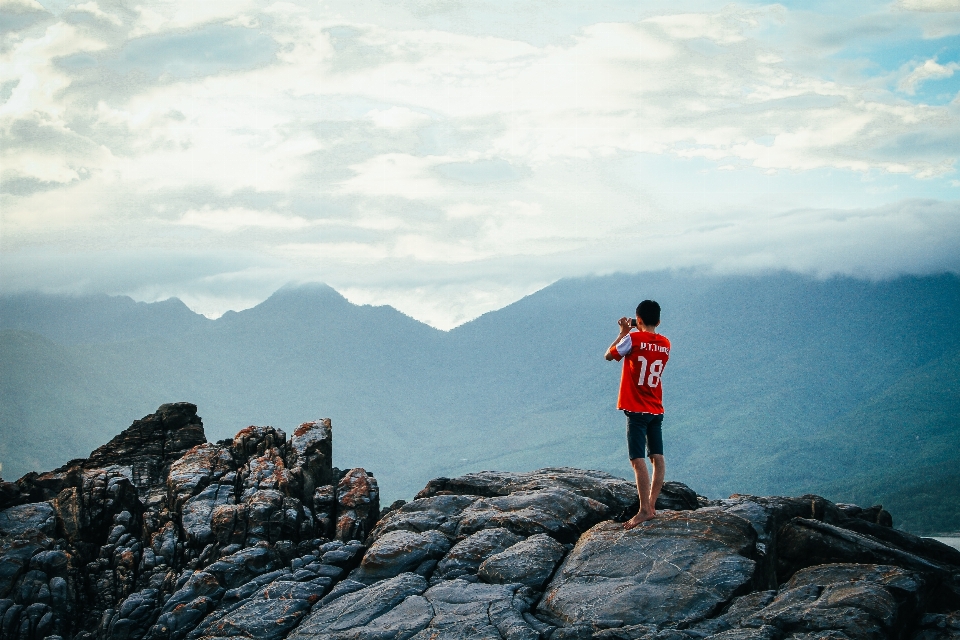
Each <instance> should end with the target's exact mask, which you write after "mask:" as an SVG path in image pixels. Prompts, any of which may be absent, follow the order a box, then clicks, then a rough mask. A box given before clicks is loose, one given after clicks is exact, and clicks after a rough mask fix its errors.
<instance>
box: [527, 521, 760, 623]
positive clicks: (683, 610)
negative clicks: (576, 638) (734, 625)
mask: <svg viewBox="0 0 960 640" xmlns="http://www.w3.org/2000/svg"><path fill="white" fill-rule="evenodd" d="M755 542H756V533H755V532H754V530H753V527H751V526H750V523H749V522H747V521H746V520H744V519H742V518H738V517H736V516H733V515H730V514H726V513H723V512H719V511H709V512H704V511H703V510H697V511H677V512H664V513H663V514H662V515H661V516H660V517H657V518H655V519H654V520H650V521H648V522H645V523H643V524H642V525H641V526H639V527H636V528H634V529H630V530H625V529H624V528H623V526H622V525H620V524H618V523H614V522H603V523H601V524H598V525H596V526H595V527H593V528H592V529H591V530H590V531H588V532H587V533H585V534H584V535H583V536H581V538H580V540H579V541H578V542H577V544H576V546H575V547H574V549H573V551H571V552H570V553H569V554H568V555H567V558H566V559H565V560H564V562H563V564H562V565H561V566H560V568H559V569H558V570H557V573H556V575H555V576H554V577H553V579H552V580H551V581H550V583H549V584H548V585H547V588H546V590H545V592H544V596H543V598H542V599H541V600H540V603H539V605H538V606H537V613H538V614H539V615H540V616H541V617H543V618H545V619H547V620H549V621H550V622H553V623H555V624H556V625H558V626H568V627H577V626H582V625H594V626H597V625H606V626H607V627H610V626H623V625H642V624H654V625H664V624H682V625H690V624H693V623H695V622H698V621H700V620H702V619H704V618H707V617H708V616H711V615H713V614H715V612H716V611H717V610H719V609H721V608H722V607H723V606H725V605H726V604H727V603H729V602H730V601H731V600H732V599H733V598H734V597H735V596H737V595H741V594H742V593H745V592H748V591H750V590H751V587H752V586H753V582H754V574H755V572H756V567H757V563H756V562H755V561H754V560H753V559H752V558H751V555H752V554H753V553H754V544H755Z"/></svg>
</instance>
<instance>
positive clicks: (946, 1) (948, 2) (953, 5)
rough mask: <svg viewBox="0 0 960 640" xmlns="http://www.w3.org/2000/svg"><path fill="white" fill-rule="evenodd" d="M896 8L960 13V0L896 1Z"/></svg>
mask: <svg viewBox="0 0 960 640" xmlns="http://www.w3.org/2000/svg"><path fill="white" fill-rule="evenodd" d="M897 7H898V8H900V9H903V10H905V11H930V12H942V11H960V0H897Z"/></svg>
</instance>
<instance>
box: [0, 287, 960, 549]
mask: <svg viewBox="0 0 960 640" xmlns="http://www.w3.org/2000/svg"><path fill="white" fill-rule="evenodd" d="M648 297H649V298H654V299H657V300H658V301H659V302H660V303H661V305H662V306H663V309H664V314H663V323H662V325H661V332H662V333H664V334H665V335H667V336H668V337H669V338H670V339H671V341H672V343H673V350H672V352H671V359H670V363H669V364H668V366H667V368H666V371H665V374H664V378H663V380H664V398H665V404H666V406H667V417H666V420H665V422H664V433H665V441H666V447H667V464H668V477H679V478H684V479H685V481H687V482H689V483H690V485H691V486H693V487H695V488H696V489H697V490H698V491H699V492H701V493H703V494H705V495H707V496H709V497H711V498H717V497H724V496H727V495H730V494H731V493H734V492H738V491H739V492H746V493H753V494H758V495H759V494H772V493H778V494H784V493H788V494H801V493H818V494H821V495H824V496H826V497H828V498H831V499H834V500H838V501H850V502H857V503H860V504H864V503H870V502H874V501H882V502H883V503H884V504H888V503H889V504H897V505H898V509H897V513H898V514H900V515H899V517H901V518H902V522H899V523H898V525H902V526H908V527H910V528H911V530H915V531H926V532H933V531H956V530H960V513H958V512H957V510H956V509H955V508H953V507H951V506H950V505H951V504H958V503H960V501H958V500H956V497H957V494H958V493H960V487H958V483H957V480H956V476H955V474H954V475H952V476H951V475H950V473H952V472H951V469H956V468H960V464H958V463H960V446H958V445H960V424H958V418H957V416H958V415H960V413H958V412H957V411H956V408H957V404H958V402H960V400H958V398H960V394H958V389H960V387H958V386H957V384H956V380H957V376H958V372H960V323H957V322H956V318H957V317H958V312H960V279H958V278H957V276H955V275H950V274H946V275H937V276H928V277H903V278H898V279H896V280H890V281H883V282H867V281H861V280H856V279H851V278H833V279H827V280H818V279H814V278H810V277H805V276H800V275H795V274H786V273H775V274H768V275H764V276H755V277H745V276H738V277H734V276H724V277H720V276H717V277H709V276H701V275H693V274H684V273H653V274H643V275H624V274H615V275H611V276H605V277H597V278H584V279H570V280H563V281H560V282H558V283H556V284H554V285H552V286H550V287H547V288H545V289H543V290H541V291H539V292H537V293H535V294H532V295H530V296H527V297H526V298H524V299H522V300H520V301H518V302H516V303H514V304H512V305H510V306H508V307H505V308H504V309H500V310H498V311H495V312H491V313H488V314H485V315H483V316H481V317H479V318H477V319H476V320H474V321H472V322H469V323H467V324H464V325H462V326H460V327H457V328H456V329H454V330H452V331H450V332H442V331H438V330H435V329H433V328H431V327H428V326H426V325H424V324H422V323H419V322H417V321H415V320H413V319H411V318H409V317H407V316H405V315H403V314H401V313H399V312H398V311H396V310H395V309H392V308H389V307H371V306H357V305H353V304H350V303H349V302H348V301H346V300H345V299H344V298H343V297H342V296H340V295H339V294H338V293H337V292H336V291H334V290H333V289H331V288H329V287H326V286H322V285H312V286H305V287H299V288H285V289H282V290H280V291H278V292H277V293H276V294H274V295H273V296H272V297H271V298H270V299H268V300H267V301H265V302H264V303H262V304H261V305H258V306H257V307H254V308H252V309H248V310H245V311H242V312H239V313H228V314H225V315H224V316H223V317H222V318H220V319H218V320H215V321H210V320H206V319H202V318H197V319H195V322H194V321H185V322H182V321H181V320H176V321H172V322H171V324H170V325H169V326H167V328H166V329H164V330H163V331H159V330H156V329H150V330H149V331H148V330H147V329H142V330H140V332H139V333H137V332H136V330H135V327H136V326H137V322H139V321H137V322H131V321H130V320H129V317H130V316H122V315H117V314H115V313H113V314H112V315H111V314H107V316H106V317H105V318H104V319H103V320H102V322H94V321H90V322H84V321H82V318H83V317H92V316H89V315H88V316H84V315H83V314H84V313H87V314H89V313H90V312H89V311H86V310H88V309H89V308H91V307H90V303H87V302H84V303H83V304H80V303H77V302H76V301H74V302H73V303H71V304H72V306H71V305H68V304H64V305H63V307H62V308H63V309H65V310H66V311H64V312H63V314H62V315H61V317H60V318H59V320H58V322H57V323H53V324H52V325H51V323H49V322H48V323H47V324H44V323H42V322H40V321H39V320H37V321H34V324H33V325H30V326H26V325H27V323H26V321H25V320H24V321H20V324H17V325H16V326H17V327H18V330H17V331H7V332H3V333H0V357H2V358H3V360H2V362H3V367H4V372H5V375H4V381H3V384H2V386H0V392H2V394H3V396H2V400H3V404H4V407H5V408H6V407H7V406H10V407H12V408H16V411H15V412H14V411H13V410H12V409H11V410H10V411H7V410H6V409H5V410H4V412H3V413H2V414H0V417H2V420H3V423H2V425H0V456H2V462H3V464H4V475H5V476H7V477H15V476H16V475H18V474H20V473H23V472H26V471H28V470H31V469H37V468H43V467H49V466H54V465H55V464H59V463H62V462H63V461H64V460H65V459H67V458H69V457H76V456H78V455H82V454H83V453H84V452H85V450H89V448H90V446H91V445H92V443H94V442H96V441H98V440H100V439H103V438H104V437H106V436H107V435H108V434H109V433H112V432H113V431H115V430H116V426H117V424H122V420H120V418H119V416H121V415H128V416H129V415H143V414H145V413H146V412H147V411H149V410H150V407H151V406H157V405H159V404H161V403H163V402H167V401H170V400H171V399H187V400H190V401H191V402H194V403H196V404H197V405H198V406H199V407H200V412H201V414H202V415H203V417H204V423H205V425H206V426H207V431H208V433H210V434H212V435H213V436H215V437H216V438H222V437H227V436H229V435H231V434H232V433H234V432H235V431H236V430H237V429H238V428H241V427H243V426H246V425H247V424H251V423H252V424H259V425H274V426H277V427H281V428H284V429H286V430H287V431H291V430H292V428H293V426H294V425H296V424H299V423H300V422H303V421H304V420H308V419H316V418H320V417H331V418H332V419H333V424H334V427H333V428H334V430H335V431H336V432H337V433H338V436H339V437H340V440H339V441H340V442H341V443H342V444H341V446H340V447H338V451H337V454H336V455H337V461H336V462H337V464H338V466H342V467H349V466H355V465H357V464H360V463H361V462H363V463H364V464H369V465H370V466H371V467H373V468H376V469H377V470H378V478H379V479H380V480H381V490H382V491H384V496H385V498H390V499H392V498H394V497H400V496H403V495H409V494H410V493H412V492H413V491H415V490H416V488H417V487H419V486H422V484H423V482H424V481H425V479H426V478H429V477H434V476H452V475H459V474H463V473H468V472H473V471H479V470H482V469H490V468H509V469H515V470H518V471H524V470H531V469H536V468H540V467H544V466H558V465H560V466H576V467H589V468H595V469H603V470H605V471H608V472H610V473H613V474H616V475H621V476H622V475H625V474H627V473H629V465H628V464H627V461H626V460H625V456H626V453H625V446H624V445H625V443H624V442H623V440H624V435H623V430H624V420H623V416H622V414H620V413H618V412H617V411H616V410H615V400H616V388H617V382H618V379H619V366H618V365H616V363H609V362H605V361H604V360H603V358H602V355H603V352H604V351H605V349H606V348H607V347H608V345H609V343H610V341H611V340H612V339H613V338H614V336H615V335H616V332H617V327H616V319H617V318H618V317H620V316H622V315H631V314H632V310H633V308H634V307H635V306H636V304H637V302H638V301H639V300H640V299H643V298H648ZM12 304H13V303H11V302H10V301H9V300H6V299H5V300H4V302H3V305H0V309H8V308H11V307H10V305H12ZM124 304H126V307H127V308H130V305H129V304H127V303H122V304H118V305H117V306H118V307H122V306H123V305H124ZM159 304H160V305H161V306H159V307H157V306H155V305H143V307H142V308H141V312H142V313H143V314H145V317H146V318H147V319H145V320H143V325H144V327H154V328H156V327H160V326H166V325H164V321H163V320H162V318H164V317H166V315H165V314H168V313H169V309H170V308H171V307H170V306H169V305H168V306H167V307H164V306H163V305H164V304H167V303H159ZM14 306H15V305H14ZM138 308H140V307H138ZM178 313H179V312H178ZM71 314H74V315H73V316H71ZM18 317H26V315H25V314H21V316H18ZM177 317H179V316H177ZM4 324H5V325H7V326H9V325H10V323H9V322H8V321H7V320H4ZM65 326H73V327H77V329H76V331H75V332H74V333H73V334H71V336H72V337H71V339H70V340H67V339H65V338H64V337H63V336H64V334H63V332H64V329H63V327H65ZM131 326H132V327H133V328H131ZM84 327H85V328H84ZM23 331H29V332H33V334H34V335H32V336H27V335H26V334H24V333H23ZM37 334H40V335H37ZM41 335H42V336H43V337H41ZM126 336H132V337H126ZM34 353H36V355H33V354H34ZM26 361H30V362H31V364H30V365H29V367H28V369H29V371H31V372H32V373H30V376H27V375H26V374H25V373H17V375H11V376H7V375H6V372H7V371H14V369H16V368H17V367H18V366H19V365H18V364H17V363H19V362H26ZM37 381H42V384H38V382H37ZM114 420H119V422H116V421H114ZM50 434H55V440H56V444H55V445H54V446H50V447H44V446H38V445H37V444H35V443H38V442H44V441H45V438H47V437H48V436H49V435H50ZM60 434H74V435H72V436H68V435H64V436H61V435H60ZM28 443H33V444H28ZM30 447H32V449H30ZM28 449H29V450H30V451H31V453H30V454H29V455H30V456H32V457H28V456H27V455H26V454H25V453H23V452H25V451H27V450H28ZM924 496H925V497H924ZM941 497H942V499H941ZM951 501H952V502H951ZM921 504H923V505H925V506H923V507H921V506H920V505H921Z"/></svg>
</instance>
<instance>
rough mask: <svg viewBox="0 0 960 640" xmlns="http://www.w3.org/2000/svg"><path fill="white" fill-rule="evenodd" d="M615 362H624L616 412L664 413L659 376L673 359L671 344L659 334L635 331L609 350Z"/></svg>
mask: <svg viewBox="0 0 960 640" xmlns="http://www.w3.org/2000/svg"><path fill="white" fill-rule="evenodd" d="M610 355H611V356H613V359H614V360H617V361H620V360H621V359H622V360H623V373H622V374H621V375H620V397H619V398H618V399H617V409H623V410H625V411H633V412H634V413H657V414H659V413H663V387H662V386H660V375H661V374H662V373H663V368H664V367H665V366H667V360H669V359H670V341H669V340H667V339H666V338H665V337H664V336H662V335H660V334H659V333H648V332H646V331H633V332H631V333H628V334H627V335H625V336H623V338H622V339H621V340H620V342H618V343H617V344H615V345H614V346H612V347H610Z"/></svg>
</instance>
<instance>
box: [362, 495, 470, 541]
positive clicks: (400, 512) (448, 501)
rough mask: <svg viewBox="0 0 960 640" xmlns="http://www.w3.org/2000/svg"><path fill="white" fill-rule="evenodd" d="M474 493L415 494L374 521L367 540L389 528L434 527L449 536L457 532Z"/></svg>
mask: <svg viewBox="0 0 960 640" xmlns="http://www.w3.org/2000/svg"><path fill="white" fill-rule="evenodd" d="M477 500H479V498H478V497H477V496H460V495H436V496H430V497H427V498H418V499H416V500H414V501H413V502H408V503H407V504H405V505H403V506H402V507H400V508H399V509H397V510H395V511H392V512H390V513H389V514H388V515H387V516H386V518H384V519H383V520H382V521H381V522H379V523H377V526H376V528H375V529H374V530H373V531H372V532H371V533H370V536H369V539H368V540H369V541H371V542H372V541H375V540H377V539H378V538H380V537H381V536H384V535H386V534H388V533H390V532H392V531H414V532H422V531H430V530H434V529H435V530H437V531H440V532H442V533H445V534H447V535H448V536H450V537H456V536H457V529H458V526H459V524H460V514H461V513H462V512H463V510H464V509H466V508H467V507H469V506H470V505H472V504H473V503H475V502H476V501H477Z"/></svg>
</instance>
